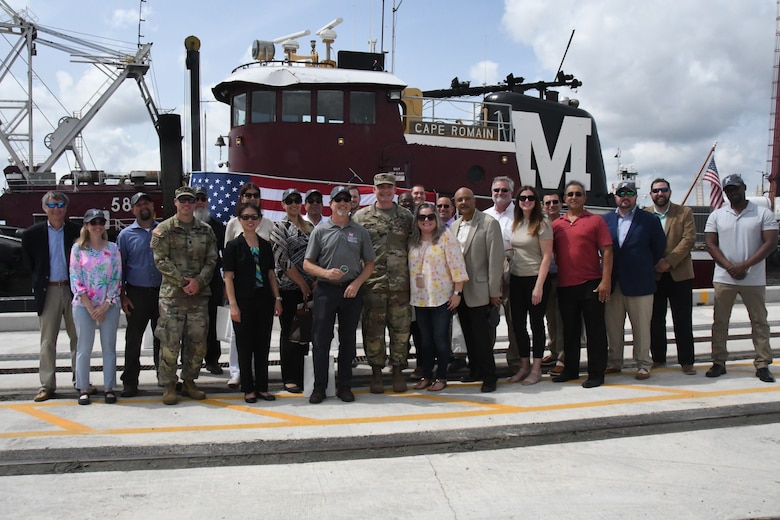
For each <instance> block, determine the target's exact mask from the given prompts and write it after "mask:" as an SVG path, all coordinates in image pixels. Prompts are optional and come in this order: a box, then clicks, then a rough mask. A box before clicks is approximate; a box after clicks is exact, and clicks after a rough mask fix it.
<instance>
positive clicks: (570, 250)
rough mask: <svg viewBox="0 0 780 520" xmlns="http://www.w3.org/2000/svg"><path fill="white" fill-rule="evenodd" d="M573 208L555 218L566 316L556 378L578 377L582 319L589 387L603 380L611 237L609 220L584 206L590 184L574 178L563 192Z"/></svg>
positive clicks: (560, 303) (560, 294) (563, 314)
mask: <svg viewBox="0 0 780 520" xmlns="http://www.w3.org/2000/svg"><path fill="white" fill-rule="evenodd" d="M563 194H564V200H565V201H566V205H567V207H568V213H566V214H565V215H563V216H561V217H559V218H557V219H556V220H554V221H553V222H552V225H553V249H554V251H555V261H556V262H557V264H558V307H559V308H560V310H561V320H562V321H563V351H564V357H565V359H564V367H563V372H561V373H560V375H558V376H555V377H554V378H553V382H554V383H564V382H566V381H570V380H572V379H578V378H579V371H580V334H581V332H582V331H581V329H582V322H583V321H584V322H585V332H586V335H587V338H588V379H587V380H585V382H584V383H582V386H583V387H584V388H594V387H597V386H601V385H602V384H603V383H604V370H605V369H606V367H607V332H606V327H605V325H604V303H606V302H607V301H608V300H609V294H610V292H611V289H612V287H611V286H612V237H611V236H610V234H609V229H608V228H607V225H606V223H605V222H604V219H602V218H601V217H600V216H598V215H594V214H592V213H591V212H589V211H587V210H585V186H584V185H583V184H582V183H581V182H578V181H570V182H569V183H568V184H567V185H566V189H565V190H564V192H563Z"/></svg>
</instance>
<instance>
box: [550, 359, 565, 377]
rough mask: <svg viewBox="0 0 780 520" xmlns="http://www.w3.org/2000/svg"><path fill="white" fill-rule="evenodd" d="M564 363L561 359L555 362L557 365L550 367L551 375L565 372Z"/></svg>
mask: <svg viewBox="0 0 780 520" xmlns="http://www.w3.org/2000/svg"><path fill="white" fill-rule="evenodd" d="M563 367H564V365H563V363H561V362H560V361H556V362H555V366H554V367H552V368H551V369H550V375H551V376H557V375H558V374H561V373H563Z"/></svg>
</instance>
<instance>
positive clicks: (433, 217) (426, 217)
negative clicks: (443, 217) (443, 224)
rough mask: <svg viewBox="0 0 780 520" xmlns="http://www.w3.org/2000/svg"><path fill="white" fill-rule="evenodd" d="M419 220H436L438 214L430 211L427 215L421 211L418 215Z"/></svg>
mask: <svg viewBox="0 0 780 520" xmlns="http://www.w3.org/2000/svg"><path fill="white" fill-rule="evenodd" d="M417 220H419V221H420V222H425V221H426V220H430V221H436V215H434V214H433V213H428V214H427V215H423V214H422V213H420V214H419V215H417Z"/></svg>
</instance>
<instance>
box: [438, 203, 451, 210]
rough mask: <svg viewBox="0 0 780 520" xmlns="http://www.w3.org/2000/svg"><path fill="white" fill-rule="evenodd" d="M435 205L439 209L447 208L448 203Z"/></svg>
mask: <svg viewBox="0 0 780 520" xmlns="http://www.w3.org/2000/svg"><path fill="white" fill-rule="evenodd" d="M436 207H437V208H439V209H449V207H450V205H449V204H436Z"/></svg>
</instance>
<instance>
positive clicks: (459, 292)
mask: <svg viewBox="0 0 780 520" xmlns="http://www.w3.org/2000/svg"><path fill="white" fill-rule="evenodd" d="M452 294H453V295H455V296H460V295H461V294H463V292H462V291H454V292H453V293H452Z"/></svg>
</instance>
